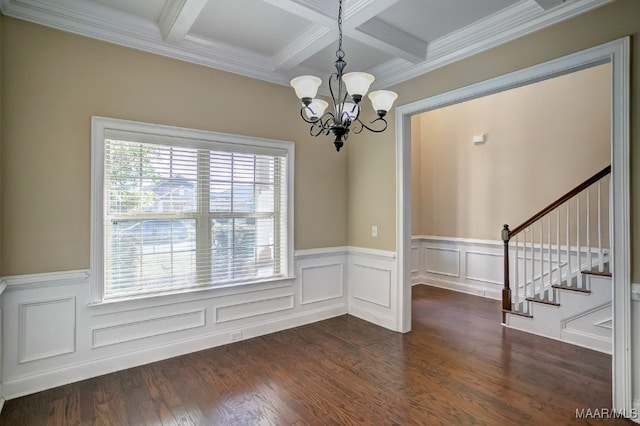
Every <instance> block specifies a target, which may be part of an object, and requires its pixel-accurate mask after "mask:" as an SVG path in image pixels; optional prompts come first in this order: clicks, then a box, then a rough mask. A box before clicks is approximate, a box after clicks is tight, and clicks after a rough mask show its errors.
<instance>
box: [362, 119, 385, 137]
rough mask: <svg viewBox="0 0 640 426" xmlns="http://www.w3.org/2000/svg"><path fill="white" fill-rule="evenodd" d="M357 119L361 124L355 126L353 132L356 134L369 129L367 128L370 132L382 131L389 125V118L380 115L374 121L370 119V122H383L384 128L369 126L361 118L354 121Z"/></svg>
mask: <svg viewBox="0 0 640 426" xmlns="http://www.w3.org/2000/svg"><path fill="white" fill-rule="evenodd" d="M355 121H357V124H359V125H360V127H354V129H353V133H355V134H358V133H361V132H362V131H363V130H364V129H367V130H369V131H370V132H373V133H382V132H384V131H385V130H387V125H388V124H387V120H385V119H384V118H381V117H378V118H376V119H375V120H373V121H370V122H369V124H373V123H376V122H379V121H380V122H382V123H383V124H384V127H383V128H382V129H374V128H372V127H369V126H367V125H366V124H364V123H363V122H362V120H360V119H359V118H357V119H355V120H354V122H355Z"/></svg>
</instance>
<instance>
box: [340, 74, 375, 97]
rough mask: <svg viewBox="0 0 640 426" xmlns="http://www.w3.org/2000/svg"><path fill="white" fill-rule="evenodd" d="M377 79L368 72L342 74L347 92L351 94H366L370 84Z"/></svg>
mask: <svg viewBox="0 0 640 426" xmlns="http://www.w3.org/2000/svg"><path fill="white" fill-rule="evenodd" d="M374 80H375V77H374V76H372V75H371V74H367V73H366V72H350V73H347V74H345V75H343V76H342V81H344V84H345V85H346V86H347V92H349V94H350V95H351V96H353V95H360V96H364V95H366V94H367V92H368V91H369V86H371V83H373V81H374Z"/></svg>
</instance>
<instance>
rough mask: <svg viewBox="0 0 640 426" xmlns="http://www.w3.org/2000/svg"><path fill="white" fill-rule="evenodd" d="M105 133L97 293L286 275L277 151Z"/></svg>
mask: <svg viewBox="0 0 640 426" xmlns="http://www.w3.org/2000/svg"><path fill="white" fill-rule="evenodd" d="M106 135H107V137H105V140H104V200H103V206H104V230H103V231H104V269H105V270H104V281H105V285H104V298H105V299H112V298H121V297H130V296H135V295H139V294H145V293H155V292H165V291H172V290H179V289H184V288H192V287H198V286H219V285H232V284H237V283H242V282H250V281H255V280H263V279H271V278H277V277H281V276H284V275H285V274H286V267H287V265H286V260H287V256H286V253H287V247H286V244H287V217H286V214H287V193H286V189H287V182H286V179H287V170H286V167H287V162H286V155H285V153H284V151H283V150H269V149H265V148H264V147H259V146H256V147H255V150H254V151H255V152H251V146H250V145H241V146H238V148H239V149H238V150H236V151H234V149H233V148H234V144H230V143H220V144H209V145H210V146H211V148H206V147H205V146H204V145H203V144H202V143H201V141H193V142H192V143H189V141H188V140H185V139H179V138H178V139H171V138H163V137H154V135H146V134H145V135H138V134H135V133H131V134H129V133H127V132H113V131H112V132H110V133H107V134H106ZM154 140H155V141H158V142H159V143H152V141H154Z"/></svg>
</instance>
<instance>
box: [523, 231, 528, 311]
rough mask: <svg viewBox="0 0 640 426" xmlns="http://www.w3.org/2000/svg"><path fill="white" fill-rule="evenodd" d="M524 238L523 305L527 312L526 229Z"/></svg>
mask: <svg viewBox="0 0 640 426" xmlns="http://www.w3.org/2000/svg"><path fill="white" fill-rule="evenodd" d="M522 239H523V240H524V242H523V244H524V254H523V257H522V273H523V274H522V276H523V279H522V307H523V311H524V313H527V312H528V311H529V310H528V306H529V304H528V303H527V301H526V300H525V299H526V298H527V230H526V229H525V230H524V235H523V236H522Z"/></svg>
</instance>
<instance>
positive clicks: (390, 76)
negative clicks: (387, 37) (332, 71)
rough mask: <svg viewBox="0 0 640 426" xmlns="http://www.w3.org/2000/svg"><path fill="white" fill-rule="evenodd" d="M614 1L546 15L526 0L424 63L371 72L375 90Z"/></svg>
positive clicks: (587, 2) (583, 1) (433, 47)
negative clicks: (373, 77)
mask: <svg viewBox="0 0 640 426" xmlns="http://www.w3.org/2000/svg"><path fill="white" fill-rule="evenodd" d="M613 1H615V0H574V1H571V2H568V3H564V4H562V5H561V6H558V7H557V8H556V9H553V10H551V11H548V12H545V11H544V10H543V9H542V8H541V7H540V6H539V5H538V3H537V2H536V1H535V0H524V1H521V2H519V3H516V4H514V5H513V6H510V7H507V8H505V9H502V10H501V11H499V12H497V13H495V14H493V15H491V16H488V17H486V18H484V19H481V20H479V21H477V22H475V23H473V24H472V25H469V26H467V27H465V28H462V29H460V30H458V31H456V32H453V33H451V34H449V35H447V36H445V37H441V38H439V39H437V40H434V41H433V42H431V43H429V47H428V52H427V59H426V60H425V61H424V62H422V63H420V64H417V65H413V64H411V63H409V62H407V61H404V60H402V59H398V58H395V59H392V60H391V61H388V62H386V63H384V64H381V65H378V66H376V67H373V68H372V69H371V70H370V71H369V72H370V73H372V74H374V75H376V76H377V79H376V82H375V83H374V84H375V87H389V86H393V85H395V84H399V83H402V82H404V81H407V80H410V79H412V78H414V77H417V76H419V75H422V74H425V73H427V72H429V71H433V70H435V69H437V68H441V67H443V66H446V65H449V64H451V63H453V62H457V61H459V60H462V59H465V58H468V57H470V56H473V55H475V54H478V53H480V52H484V51H486V50H489V49H491V48H494V47H497V46H499V45H501V44H505V43H508V42H510V41H512V40H515V39H517V38H520V37H523V36H525V35H527V34H531V33H533V32H535V31H538V30H541V29H543V28H546V27H548V26H551V25H554V24H557V23H559V22H562V21H565V20H567V19H570V18H573V17H574V16H578V15H581V14H583V13H585V12H588V11H590V10H593V9H595V8H598V7H600V6H603V5H605V4H607V3H611V2H613ZM470 40H472V42H470Z"/></svg>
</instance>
